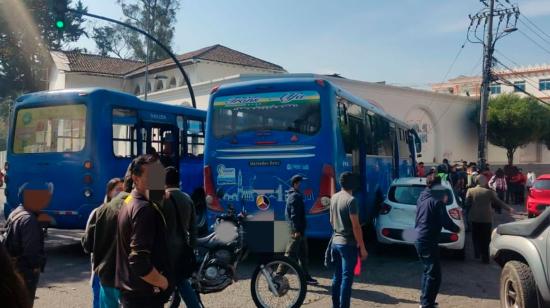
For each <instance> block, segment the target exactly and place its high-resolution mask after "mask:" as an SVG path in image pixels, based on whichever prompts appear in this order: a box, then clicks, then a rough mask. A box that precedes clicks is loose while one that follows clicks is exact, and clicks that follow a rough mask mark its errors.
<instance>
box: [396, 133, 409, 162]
mask: <svg viewBox="0 0 550 308" xmlns="http://www.w3.org/2000/svg"><path fill="white" fill-rule="evenodd" d="M397 132H398V133H397V144H398V148H399V157H400V158H403V159H408V158H410V153H409V144H408V140H409V136H408V132H407V130H406V129H403V128H401V127H399V128H397Z"/></svg>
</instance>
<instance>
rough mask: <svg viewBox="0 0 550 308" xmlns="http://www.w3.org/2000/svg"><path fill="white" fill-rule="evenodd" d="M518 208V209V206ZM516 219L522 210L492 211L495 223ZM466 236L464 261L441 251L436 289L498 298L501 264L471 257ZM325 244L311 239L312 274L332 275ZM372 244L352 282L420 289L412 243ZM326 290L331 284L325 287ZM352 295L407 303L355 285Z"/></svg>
mask: <svg viewBox="0 0 550 308" xmlns="http://www.w3.org/2000/svg"><path fill="white" fill-rule="evenodd" d="M517 209H518V210H520V209H519V207H517ZM519 219H523V216H522V215H521V214H520V215H514V217H512V216H510V215H508V214H507V213H506V214H502V215H495V223H494V226H495V227H496V226H497V225H498V224H500V223H506V222H510V221H514V220H519ZM466 237H467V239H466V260H465V261H460V260H456V259H453V258H452V257H450V256H449V254H448V253H446V252H445V251H443V253H442V260H441V266H442V272H443V282H442V285H441V290H440V292H439V293H440V294H443V295H452V296H463V297H467V298H479V299H494V300H498V298H499V277H500V267H499V266H498V265H496V264H495V263H491V264H490V265H486V264H482V263H481V262H480V260H477V259H474V258H473V247H472V244H471V233H466ZM326 245H327V241H319V240H310V264H311V266H310V268H312V269H313V270H312V274H313V275H314V276H315V277H320V278H326V279H331V278H332V273H333V271H332V270H329V269H327V268H325V267H324V265H323V262H324V252H325V249H326ZM373 248H374V245H372V243H368V245H367V249H368V250H369V252H370V254H369V257H368V259H367V261H366V262H364V263H363V266H362V270H363V272H362V273H361V276H360V277H356V278H355V282H359V283H366V284H369V285H376V286H379V285H380V286H391V287H400V288H406V289H416V290H420V277H421V274H422V266H421V264H420V262H419V261H418V257H417V254H416V251H415V249H414V247H412V246H387V247H384V249H383V251H380V250H377V249H373ZM313 292H315V291H313ZM321 292H324V291H321ZM328 292H330V288H328V289H327V293H328ZM352 297H353V298H357V299H364V300H368V301H372V302H377V303H381V304H398V303H408V302H407V301H406V300H403V299H399V300H397V299H395V298H393V297H391V296H388V295H386V294H383V293H381V292H377V291H366V290H356V289H354V290H353V293H352ZM411 303H412V302H411Z"/></svg>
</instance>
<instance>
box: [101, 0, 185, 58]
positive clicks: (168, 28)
mask: <svg viewBox="0 0 550 308" xmlns="http://www.w3.org/2000/svg"><path fill="white" fill-rule="evenodd" d="M117 3H118V4H119V5H120V6H121V8H122V13H123V14H124V16H125V17H126V19H125V20H124V22H126V23H128V24H130V25H132V26H135V27H138V28H140V29H143V30H144V31H146V32H148V33H150V34H152V35H153V36H154V37H155V38H156V39H158V40H159V41H160V42H161V43H162V44H163V45H165V46H167V47H168V48H170V49H171V46H172V39H173V37H174V32H175V27H174V25H175V23H176V12H177V11H178V9H179V8H180V0H117ZM115 37H116V39H113V38H115ZM93 39H94V40H95V42H96V46H97V49H98V51H99V53H100V54H102V55H115V56H117V57H120V58H132V59H135V60H142V61H145V60H146V57H147V47H146V46H147V40H146V38H145V37H144V36H143V35H141V34H139V33H137V32H135V31H133V30H129V29H127V28H123V27H99V28H96V29H94V35H93ZM167 56H168V55H167V54H166V53H165V52H164V50H162V48H161V47H160V46H158V45H157V44H155V43H154V42H152V41H151V42H150V44H149V60H150V61H156V60H160V59H164V58H166V57H167Z"/></svg>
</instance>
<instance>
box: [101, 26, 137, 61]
mask: <svg viewBox="0 0 550 308" xmlns="http://www.w3.org/2000/svg"><path fill="white" fill-rule="evenodd" d="M126 35H127V31H125V29H124V28H123V27H122V26H120V25H116V26H113V27H111V26H104V27H96V28H94V29H93V33H92V38H93V39H94V41H95V44H96V47H97V51H98V53H99V55H101V56H104V57H106V56H110V55H115V56H116V57H118V58H120V59H128V58H130V57H131V51H130V50H129V46H128V45H127V44H126V40H127V37H126Z"/></svg>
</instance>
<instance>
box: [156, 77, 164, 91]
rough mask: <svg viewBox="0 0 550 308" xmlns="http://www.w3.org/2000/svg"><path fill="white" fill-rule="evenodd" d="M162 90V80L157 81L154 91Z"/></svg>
mask: <svg viewBox="0 0 550 308" xmlns="http://www.w3.org/2000/svg"><path fill="white" fill-rule="evenodd" d="M162 89H164V84H163V83H162V80H157V84H156V86H155V91H160V90H162Z"/></svg>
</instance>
